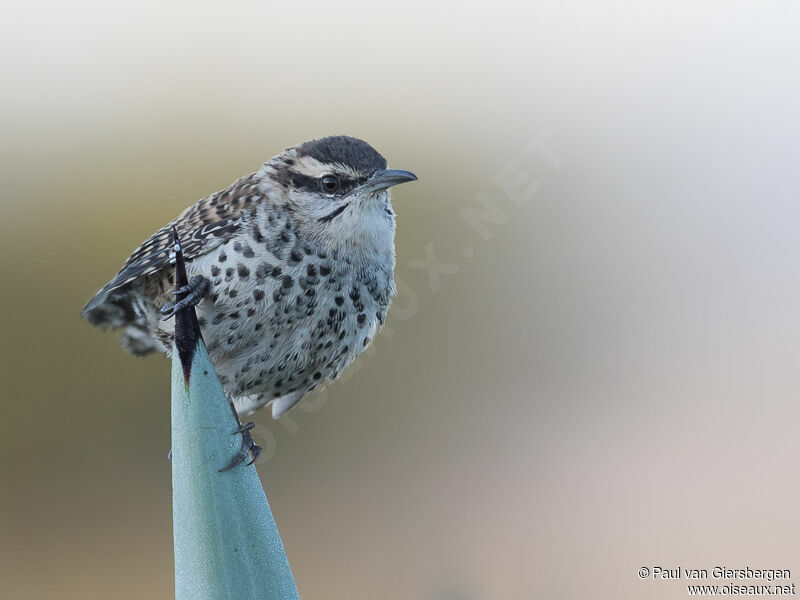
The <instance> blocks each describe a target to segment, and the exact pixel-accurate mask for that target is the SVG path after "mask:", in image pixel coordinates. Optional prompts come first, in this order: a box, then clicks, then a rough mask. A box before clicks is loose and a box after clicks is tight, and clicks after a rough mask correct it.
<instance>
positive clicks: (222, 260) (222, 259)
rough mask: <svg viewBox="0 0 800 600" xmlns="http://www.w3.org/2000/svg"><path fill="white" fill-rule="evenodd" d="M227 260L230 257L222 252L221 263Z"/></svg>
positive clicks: (220, 255)
mask: <svg viewBox="0 0 800 600" xmlns="http://www.w3.org/2000/svg"><path fill="white" fill-rule="evenodd" d="M226 260H228V255H227V254H225V253H224V252H220V254H219V262H225V261H226Z"/></svg>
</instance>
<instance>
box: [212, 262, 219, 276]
mask: <svg viewBox="0 0 800 600" xmlns="http://www.w3.org/2000/svg"><path fill="white" fill-rule="evenodd" d="M219 271H220V268H219V267H218V266H217V265H212V266H211V275H212V276H213V277H216V276H217V275H219Z"/></svg>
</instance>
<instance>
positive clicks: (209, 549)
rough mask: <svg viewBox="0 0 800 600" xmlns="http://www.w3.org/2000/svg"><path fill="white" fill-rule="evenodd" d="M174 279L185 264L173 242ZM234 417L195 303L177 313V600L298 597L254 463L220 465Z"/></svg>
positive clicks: (230, 450) (233, 437)
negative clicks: (231, 465)
mask: <svg viewBox="0 0 800 600" xmlns="http://www.w3.org/2000/svg"><path fill="white" fill-rule="evenodd" d="M175 267H176V278H175V279H176V285H177V286H181V285H184V284H185V283H186V270H185V266H184V263H183V256H182V254H181V252H180V248H179V244H177V243H176V264H175ZM237 428H238V418H237V417H236V416H235V412H234V411H233V410H232V406H231V405H230V404H229V402H228V400H227V398H226V396H225V394H224V393H223V391H222V386H221V385H220V383H219V380H218V379H217V375H216V373H215V372H214V367H213V365H212V364H211V361H210V360H209V357H208V353H207V352H206V347H205V344H204V343H203V338H202V336H201V334H200V327H199V324H198V322H197V316H196V315H195V311H194V308H190V309H186V310H183V311H180V312H179V313H178V314H177V315H176V317H175V348H174V352H173V358H172V511H173V532H174V540H175V598H176V599H177V600H212V599H213V600H216V599H223V598H225V599H234V598H235V599H237V600H245V599H246V600H250V599H254V600H260V599H268V598H269V599H271V600H284V599H286V600H289V599H299V596H298V593H297V587H296V586H295V582H294V577H293V576H292V571H291V568H290V567H289V561H288V559H287V558H286V552H285V550H284V548H283V543H282V542H281V538H280V535H279V533H278V528H277V526H276V524H275V519H274V518H273V516H272V511H271V510H270V507H269V503H268V502H267V496H266V494H265V493H264V488H263V487H262V486H261V481H260V480H259V477H258V474H257V472H256V469H255V467H253V466H247V465H246V464H245V463H241V464H240V465H239V466H237V467H235V468H233V469H231V470H229V471H225V472H220V471H219V469H220V468H221V467H224V466H225V465H227V464H228V463H229V461H230V459H231V457H232V456H234V454H236V452H238V450H239V447H240V442H241V436H240V435H238V434H234V432H235V431H236V429H237Z"/></svg>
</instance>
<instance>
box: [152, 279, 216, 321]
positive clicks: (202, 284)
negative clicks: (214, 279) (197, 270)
mask: <svg viewBox="0 0 800 600" xmlns="http://www.w3.org/2000/svg"><path fill="white" fill-rule="evenodd" d="M209 285H210V284H209V282H208V279H206V278H205V277H203V276H202V275H195V276H194V277H192V278H191V279H190V280H189V283H187V284H186V285H184V286H183V287H181V288H179V289H177V290H175V291H174V292H172V294H174V295H176V296H179V295H181V294H186V296H185V297H184V298H183V299H181V300H179V301H177V302H167V303H166V304H165V305H164V306H162V307H161V314H162V315H164V320H165V321H166V320H167V319H169V318H170V317H173V316H175V313H177V312H180V311H182V310H183V309H185V308H189V307H190V306H196V305H197V304H198V303H199V302H200V300H202V299H203V296H205V295H206V292H207V291H208V287H209Z"/></svg>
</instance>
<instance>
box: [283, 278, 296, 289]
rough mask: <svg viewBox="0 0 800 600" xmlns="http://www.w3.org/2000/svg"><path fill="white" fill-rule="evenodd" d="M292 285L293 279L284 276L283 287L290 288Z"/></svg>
mask: <svg viewBox="0 0 800 600" xmlns="http://www.w3.org/2000/svg"><path fill="white" fill-rule="evenodd" d="M293 285H294V279H292V276H291V275H284V276H283V287H285V288H290V287H292V286H293Z"/></svg>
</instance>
